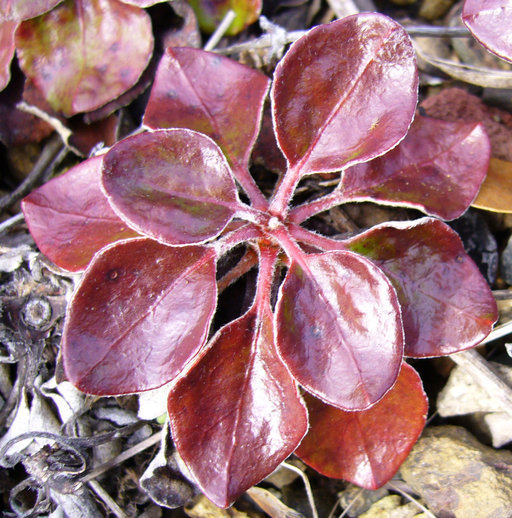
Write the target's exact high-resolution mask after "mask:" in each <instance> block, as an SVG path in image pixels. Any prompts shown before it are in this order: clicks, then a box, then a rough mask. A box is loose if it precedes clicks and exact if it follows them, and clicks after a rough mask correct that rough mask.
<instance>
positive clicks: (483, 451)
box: [400, 426, 512, 518]
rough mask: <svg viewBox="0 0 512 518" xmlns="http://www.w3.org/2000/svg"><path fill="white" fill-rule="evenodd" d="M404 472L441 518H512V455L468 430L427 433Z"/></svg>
mask: <svg viewBox="0 0 512 518" xmlns="http://www.w3.org/2000/svg"><path fill="white" fill-rule="evenodd" d="M400 471H401V474H402V477H403V479H404V480H405V481H406V482H407V484H409V485H410V486H411V488H412V490H413V491H414V492H415V493H417V494H418V495H420V496H421V497H422V499H423V500H424V501H425V502H426V504H427V506H428V508H429V509H430V510H431V511H432V512H433V513H434V514H435V515H436V516H437V517H438V518H512V452H510V451H506V450H494V449H492V448H489V447H487V446H484V445H483V444H481V443H479V442H478V441H477V440H476V439H475V438H474V437H473V436H472V435H471V434H470V433H469V432H468V431H467V430H466V429H465V428H462V427H457V426H439V427H432V428H427V429H426V430H425V432H424V434H423V436H422V437H421V439H420V440H419V441H418V443H417V444H416V446H414V448H413V450H412V451H411V453H410V455H409V457H408V458H407V459H406V461H405V462H404V464H403V465H402V467H401V469H400Z"/></svg>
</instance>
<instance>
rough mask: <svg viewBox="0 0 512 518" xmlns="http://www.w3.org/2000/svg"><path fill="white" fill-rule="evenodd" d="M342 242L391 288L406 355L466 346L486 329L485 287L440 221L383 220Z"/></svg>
mask: <svg viewBox="0 0 512 518" xmlns="http://www.w3.org/2000/svg"><path fill="white" fill-rule="evenodd" d="M345 244H347V245H348V246H349V247H350V249H351V250H352V251H354V252H357V253H359V254H363V255H365V256H366V257H368V258H369V259H371V260H372V261H373V262H374V263H375V264H376V265H377V266H378V267H379V268H380V269H381V270H382V271H383V272H384V273H385V274H386V275H387V276H388V278H389V279H390V280H391V282H392V283H393V285H394V286H395V288H396V290H397V294H398V299H399V301H400V305H401V307H402V318H403V322H404V331H405V354H406V355H407V356H411V357H426V356H441V355H445V354H451V353H454V352H457V351H461V350H464V349H468V348H470V347H473V346H474V345H476V344H477V343H479V342H481V341H482V340H483V339H484V338H485V337H486V336H487V335H488V334H489V332H490V331H491V329H492V325H493V323H494V322H495V321H496V319H497V316H498V315H497V309H496V302H495V300H494V297H493V296H492V293H491V290H490V289H489V286H488V285H487V283H486V281H485V279H484V278H483V277H482V275H481V274H480V272H479V271H478V268H477V267H476V265H475V264H474V263H473V261H472V260H471V259H470V257H469V256H468V255H467V254H466V253H465V251H464V248H463V246H462V243H461V241H460V239H459V237H458V236H457V234H456V233H455V232H454V231H453V230H452V229H451V228H450V227H449V226H448V225H446V224H445V223H443V222H442V221H439V220H436V219H431V218H422V219H420V220H416V221H414V222H404V223H385V224H383V225H379V226H377V227H374V228H373V229H370V230H368V231H366V232H363V233H362V234H359V235H358V236H356V237H354V238H352V239H350V240H348V241H346V242H345Z"/></svg>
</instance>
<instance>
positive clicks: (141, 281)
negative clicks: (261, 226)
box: [62, 238, 217, 395]
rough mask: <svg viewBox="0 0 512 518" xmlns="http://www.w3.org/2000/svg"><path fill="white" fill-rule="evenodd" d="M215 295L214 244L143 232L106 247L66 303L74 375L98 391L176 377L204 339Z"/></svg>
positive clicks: (66, 355) (66, 351)
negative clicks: (175, 241) (169, 240)
mask: <svg viewBox="0 0 512 518" xmlns="http://www.w3.org/2000/svg"><path fill="white" fill-rule="evenodd" d="M216 301H217V288H216V284H215V252H214V251H213V250H212V249H210V248H207V247H203V246H189V247H180V248H174V247H170V246H166V245H162V244H160V243H157V242H156V241H153V240H151V239H145V238H135V239H129V240H125V241H121V242H118V243H114V244H113V245H110V246H108V247H106V248H104V249H103V250H102V251H101V252H99V253H98V254H97V255H96V256H95V257H94V259H93V261H92V262H91V264H90V266H89V268H88V269H87V270H86V272H85V273H84V275H83V277H82V279H81V281H80V284H79V286H78V288H77V290H76V291H75V293H74V295H73V298H72V300H71V302H70V306H69V309H68V313H67V318H66V323H65V327H64V331H63V337H62V355H63V364H64V370H65V372H66V375H67V377H68V379H69V381H71V382H72V383H73V384H74V385H75V386H76V387H78V388H79V389H80V390H82V391H83V392H87V393H88V394H98V395H113V394H127V393H132V392H141V391H144V390H149V389H153V388H157V387H159V386H161V385H163V384H165V383H167V382H169V381H171V380H172V379H174V378H175V377H176V376H177V375H178V374H180V372H181V371H182V370H183V368H184V367H185V365H186V364H187V363H188V362H189V360H190V359H191V358H193V357H194V356H195V355H196V353H197V352H198V351H199V350H200V348H201V347H202V346H203V344H204V343H205V341H206V337H207V335H208V329H209V326H210V321H211V318H212V316H213V313H214V312H215V306H216Z"/></svg>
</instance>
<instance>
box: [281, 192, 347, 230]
mask: <svg viewBox="0 0 512 518" xmlns="http://www.w3.org/2000/svg"><path fill="white" fill-rule="evenodd" d="M347 201H350V200H348V199H347V198H346V197H345V196H344V193H343V192H342V191H341V190H338V189H335V190H334V191H333V192H331V193H330V194H327V195H326V196H322V197H321V198H318V199H317V200H314V201H311V202H309V203H304V204H303V205H299V206H298V207H295V208H293V209H292V210H291V211H290V214H289V215H288V220H289V221H292V222H293V223H297V224H298V223H302V222H303V221H306V220H307V219H309V218H310V217H311V216H314V215H315V214H318V213H319V212H324V211H326V210H329V209H332V208H333V207H336V206H337V205H341V204H342V203H345V202H347Z"/></svg>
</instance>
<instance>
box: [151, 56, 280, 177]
mask: <svg viewBox="0 0 512 518" xmlns="http://www.w3.org/2000/svg"><path fill="white" fill-rule="evenodd" d="M269 83H270V81H269V79H268V78H267V77H266V76H265V75H263V74H262V73H261V72H258V71H257V70H254V69H251V68H249V67H247V66H245V65H241V64H240V63H238V62H237V61H234V60H232V59H229V58H225V57H222V56H219V55H217V54H212V53H210V52H205V51H203V50H200V49H191V48H168V49H167V50H166V52H165V54H164V55H163V57H162V59H161V61H160V64H159V66H158V71H157V74H156V77H155V82H154V84H153V88H152V89H151V95H150V98H149V101H148V105H147V107H146V112H145V114H144V124H145V125H146V126H148V127H150V128H153V129H157V128H188V129H192V130H195V131H198V132H200V133H204V134H205V135H208V136H209V137H211V138H212V139H213V140H214V141H215V142H217V144H218V145H219V146H220V147H221V149H222V150H223V151H224V153H225V154H226V156H227V157H228V159H229V161H230V162H231V164H233V166H234V167H245V168H246V167H248V164H249V158H250V155H251V150H252V147H253V145H254V142H255V141H256V137H257V135H258V131H259V128H260V120H261V112H262V107H263V101H264V99H265V96H266V94H267V90H268V86H269Z"/></svg>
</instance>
